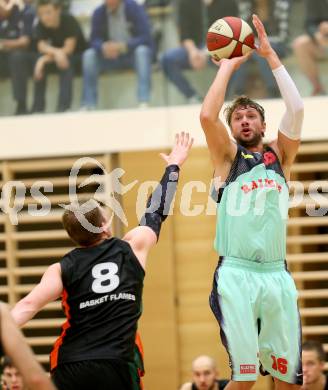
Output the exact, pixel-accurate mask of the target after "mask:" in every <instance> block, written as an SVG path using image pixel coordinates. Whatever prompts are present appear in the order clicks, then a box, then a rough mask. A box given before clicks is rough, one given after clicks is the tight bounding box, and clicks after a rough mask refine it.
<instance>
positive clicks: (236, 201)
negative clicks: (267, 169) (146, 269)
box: [0, 157, 328, 233]
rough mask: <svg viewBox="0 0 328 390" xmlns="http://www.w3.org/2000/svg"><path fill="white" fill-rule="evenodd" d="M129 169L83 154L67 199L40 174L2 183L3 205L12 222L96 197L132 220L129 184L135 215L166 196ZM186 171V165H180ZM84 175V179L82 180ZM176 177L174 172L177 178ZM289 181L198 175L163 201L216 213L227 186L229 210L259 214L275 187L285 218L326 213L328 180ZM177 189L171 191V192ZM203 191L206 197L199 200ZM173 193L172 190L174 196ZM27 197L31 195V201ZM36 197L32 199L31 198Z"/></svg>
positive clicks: (189, 212)
mask: <svg viewBox="0 0 328 390" xmlns="http://www.w3.org/2000/svg"><path fill="white" fill-rule="evenodd" d="M90 166H92V167H95V168H96V170H93V172H98V173H92V174H91V175H89V176H87V177H86V178H85V173H84V174H83V172H85V171H83V172H82V171H81V170H82V169H84V168H85V167H90ZM125 173H126V172H125V171H124V169H122V168H115V169H113V170H112V171H111V172H107V171H106V169H105V167H104V166H103V165H102V164H101V163H100V162H99V161H97V160H96V159H94V158H91V157H83V158H80V159H78V160H76V161H75V163H74V164H73V166H72V169H71V171H70V174H69V178H68V179H69V184H68V202H67V203H68V204H61V203H60V204H57V205H56V204H53V203H51V199H50V198H49V197H48V196H47V195H48V194H49V195H51V194H52V193H53V192H54V184H53V183H52V182H51V181H49V180H36V181H35V182H34V183H33V184H32V185H30V186H29V189H28V188H27V186H26V185H25V184H24V182H23V181H19V180H14V181H8V182H6V183H4V185H3V186H2V189H1V196H0V208H1V211H2V212H3V213H4V214H6V215H8V217H9V219H10V221H11V223H12V225H18V219H19V218H18V217H19V214H20V212H21V211H24V212H25V213H27V214H28V215H30V216H33V217H43V216H47V215H49V214H50V213H51V209H52V208H56V209H58V207H62V208H65V209H66V208H70V207H72V205H74V207H72V209H74V210H76V207H75V206H76V205H78V206H82V205H83V206H84V207H83V210H84V211H86V212H87V211H89V210H91V209H92V208H93V207H95V206H94V205H95V203H94V201H92V200H96V201H98V202H99V203H101V204H102V205H104V206H106V207H107V209H109V211H110V212H111V217H110V221H109V222H111V221H112V219H113V217H114V216H116V217H117V218H118V219H119V220H120V221H121V222H122V224H124V225H125V226H126V227H128V226H129V221H128V218H127V215H126V214H125V213H126V210H125V208H124V207H123V204H124V199H125V198H124V197H125V196H126V194H127V193H129V192H130V191H131V190H134V191H135V192H136V195H135V210H134V211H135V215H136V217H137V219H138V221H140V220H141V218H142V217H143V215H144V214H145V213H146V212H148V213H150V212H155V211H156V210H157V209H158V207H159V203H158V200H156V197H153V198H154V199H153V201H152V202H151V204H147V200H148V198H149V195H150V193H152V192H154V191H155V189H156V193H157V194H158V199H160V198H161V197H162V195H164V194H162V192H163V189H162V187H161V184H160V183H159V182H158V181H154V180H149V181H144V182H140V181H138V180H132V181H130V182H128V181H127V180H125V177H124V175H125ZM182 175H183V171H182ZM81 177H83V180H82V181H81ZM174 179H176V178H171V180H174ZM287 184H288V187H289V193H288V188H287V186H285V185H284V186H283V187H282V186H281V184H279V183H277V182H276V181H274V180H271V179H267V180H263V179H260V178H254V181H252V182H251V183H242V184H240V183H238V182H233V183H230V184H228V185H227V184H226V183H225V182H222V181H220V178H215V179H213V180H211V181H210V182H208V183H206V182H203V181H200V180H192V181H186V182H182V180H181V182H180V183H179V184H178V191H177V193H175V186H176V183H173V182H172V183H170V184H169V185H168V187H167V188H166V195H165V200H166V199H170V198H171V199H172V198H173V200H172V203H171V202H166V203H167V204H166V203H165V205H164V213H165V214H166V215H172V214H173V212H174V213H178V212H179V213H180V214H181V215H183V216H186V217H197V216H199V215H206V216H214V215H215V214H216V212H217V204H216V200H217V199H218V196H217V195H218V189H219V188H220V189H221V190H224V191H227V192H226V194H227V199H229V201H228V202H227V204H226V206H225V213H226V214H227V215H229V216H231V217H240V216H243V215H246V214H247V213H253V214H254V215H255V216H261V215H264V214H265V212H266V210H267V206H268V203H267V202H268V199H267V197H268V194H270V193H271V194H272V192H274V193H276V196H277V199H278V204H279V205H278V206H277V207H278V212H280V215H281V218H282V219H284V220H285V219H287V217H288V209H291V208H295V207H299V206H301V207H303V208H305V212H306V214H307V215H308V216H311V217H320V216H325V215H327V213H328V181H314V182H312V183H308V184H309V185H308V188H305V187H304V184H303V183H302V182H297V181H292V182H288V183H287ZM89 185H92V186H94V188H96V190H95V191H94V192H93V193H91V194H90V199H89V200H88V201H86V202H84V203H80V202H79V201H80V199H79V195H78V192H79V191H80V190H83V189H84V187H86V186H89ZM170 191H173V193H170ZM200 194H202V199H203V201H200V200H199V196H200ZM171 195H172V196H171ZM26 197H29V198H30V201H29V202H28V204H27V203H26ZM31 198H32V201H31ZM76 217H77V218H78V220H79V221H80V223H81V225H82V226H83V227H84V228H85V229H87V230H88V231H90V232H93V233H99V232H100V231H99V229H100V228H99V227H96V226H93V225H92V224H90V223H89V222H88V221H87V219H86V218H85V216H84V215H83V214H81V213H77V214H76Z"/></svg>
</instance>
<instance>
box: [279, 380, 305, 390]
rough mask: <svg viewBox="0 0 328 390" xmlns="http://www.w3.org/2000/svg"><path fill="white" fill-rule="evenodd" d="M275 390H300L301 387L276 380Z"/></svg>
mask: <svg viewBox="0 0 328 390" xmlns="http://www.w3.org/2000/svg"><path fill="white" fill-rule="evenodd" d="M274 388H275V390H299V389H300V388H301V386H300V385H294V384H292V383H287V382H283V381H281V380H280V379H277V378H274Z"/></svg>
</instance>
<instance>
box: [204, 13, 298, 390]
mask: <svg viewBox="0 0 328 390" xmlns="http://www.w3.org/2000/svg"><path fill="white" fill-rule="evenodd" d="M253 24H254V26H255V28H256V30H257V33H258V37H259V47H258V49H257V53H258V54H259V55H260V56H262V57H264V58H265V59H266V60H267V62H268V64H269V66H270V67H271V69H272V72H273V75H274V77H275V79H276V81H277V84H278V87H279V90H280V93H281V95H282V98H283V100H284V103H285V105H286V112H285V113H284V116H283V118H282V120H281V123H280V126H279V132H278V138H277V139H275V140H274V141H273V142H272V143H270V145H269V146H268V147H264V145H263V136H264V133H265V128H266V123H265V118H264V109H263V108H262V107H261V106H260V105H259V104H258V103H256V102H254V101H252V100H250V99H249V98H247V97H239V98H237V99H236V100H235V101H234V102H233V103H232V104H231V106H230V107H228V108H227V110H226V118H227V122H228V124H229V126H230V129H231V133H232V136H233V138H234V139H235V141H236V142H234V141H233V140H232V139H231V138H230V137H229V135H228V132H227V130H226V128H225V126H224V124H223V123H222V122H221V120H220V119H218V116H219V113H220V111H221V108H222V106H223V102H224V98H225V93H226V88H227V85H228V82H229V80H230V78H231V75H232V74H233V72H235V71H236V70H237V69H238V67H239V66H240V65H241V63H243V62H244V61H246V60H247V58H248V57H247V56H245V57H238V58H233V59H230V60H226V59H225V60H221V62H220V68H219V70H218V73H217V76H216V78H215V80H214V82H213V84H212V85H211V87H210V89H209V91H208V94H207V96H206V98H205V100H204V103H203V107H202V110H201V115H200V119H201V123H202V127H203V130H204V132H205V136H206V140H207V144H208V147H209V150H210V153H211V157H212V161H213V164H214V168H215V177H216V178H218V179H219V181H220V182H223V183H224V185H222V186H221V187H220V188H219V190H218V222H217V235H216V249H217V250H218V252H219V254H220V261H219V264H218V267H217V269H216V271H215V275H214V283H213V291H212V293H211V296H210V305H211V308H212V310H213V312H214V314H215V316H216V318H217V320H218V321H219V323H220V327H221V339H222V342H223V344H224V345H225V347H226V349H227V352H228V354H229V357H230V363H231V368H232V381H231V382H230V383H229V384H228V386H227V387H226V389H228V390H235V389H243V390H246V389H250V388H251V387H252V386H253V384H254V382H255V381H256V379H257V376H258V373H259V370H260V364H261V365H262V368H263V369H264V370H266V371H268V372H269V373H270V374H271V375H272V376H273V377H274V379H275V384H276V388H277V389H292V388H293V386H294V384H301V383H302V367H301V353H300V349H301V345H300V341H301V326H300V321H299V314H298V308H297V291H296V288H295V284H294V281H293V279H292V277H291V276H290V274H289V272H288V271H287V269H286V262H285V258H286V219H287V210H288V188H287V184H286V181H288V180H289V176H290V168H291V165H292V163H293V161H294V159H295V156H296V153H297V150H298V147H299V142H300V134H301V126H302V121H303V103H302V100H301V97H300V95H299V93H298V91H297V89H296V86H295V84H294V82H293V81H292V79H291V78H290V76H289V74H288V73H287V71H286V69H285V68H284V66H282V64H281V62H280V60H279V58H278V56H277V54H276V53H275V51H274V50H273V49H272V47H271V46H270V43H269V41H268V38H267V35H266V32H265V29H264V27H263V24H262V22H261V21H260V20H259V18H258V17H257V16H256V15H254V16H253Z"/></svg>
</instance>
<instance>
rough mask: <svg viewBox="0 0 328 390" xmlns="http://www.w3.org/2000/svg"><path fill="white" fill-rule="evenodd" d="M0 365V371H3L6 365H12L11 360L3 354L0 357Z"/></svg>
mask: <svg viewBox="0 0 328 390" xmlns="http://www.w3.org/2000/svg"><path fill="white" fill-rule="evenodd" d="M1 367H2V371H3V370H4V369H5V368H6V367H14V364H13V361H12V360H11V359H10V357H9V356H4V357H3V358H2V359H1Z"/></svg>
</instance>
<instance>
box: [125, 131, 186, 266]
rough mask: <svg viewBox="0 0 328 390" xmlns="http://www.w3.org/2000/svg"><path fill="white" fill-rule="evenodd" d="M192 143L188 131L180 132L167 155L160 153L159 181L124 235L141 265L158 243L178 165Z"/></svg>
mask: <svg viewBox="0 0 328 390" xmlns="http://www.w3.org/2000/svg"><path fill="white" fill-rule="evenodd" d="M192 144H193V139H192V138H190V136H189V134H188V133H186V134H185V133H184V132H182V133H180V134H177V135H176V137H175V144H174V146H173V148H172V151H171V153H170V154H169V155H166V154H164V153H161V154H160V156H161V157H162V158H163V160H164V161H165V162H166V163H167V167H166V169H165V172H164V175H163V177H162V179H161V182H160V184H159V185H158V187H157V188H156V189H155V191H154V192H153V193H152V194H151V195H150V197H149V199H148V202H147V209H146V211H145V214H144V216H143V217H142V218H141V221H140V226H138V227H136V228H135V229H133V230H131V231H129V232H128V233H127V234H126V235H125V236H124V238H123V240H125V241H127V242H129V244H130V245H131V248H132V250H133V252H134V253H135V255H136V256H137V258H138V260H139V261H140V264H141V265H142V266H143V268H145V266H146V259H147V255H148V252H149V251H150V249H151V248H152V247H153V246H154V245H155V244H156V243H157V241H158V239H159V234H160V231H161V226H162V223H163V222H164V221H165V219H166V218H167V216H168V214H169V212H170V207H171V204H172V201H173V199H174V197H175V193H176V188H177V184H178V179H179V171H180V167H181V166H182V164H183V163H184V162H185V160H186V159H187V157H188V153H189V150H190V148H191V146H192Z"/></svg>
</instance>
